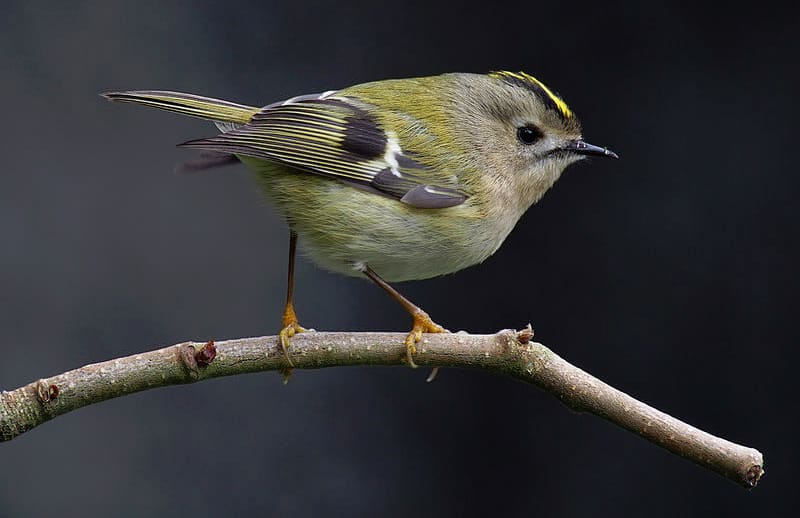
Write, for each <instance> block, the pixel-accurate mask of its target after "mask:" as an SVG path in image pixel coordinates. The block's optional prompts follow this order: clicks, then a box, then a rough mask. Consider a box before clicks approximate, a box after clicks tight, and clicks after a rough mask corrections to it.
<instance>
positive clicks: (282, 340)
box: [278, 304, 306, 385]
mask: <svg viewBox="0 0 800 518" xmlns="http://www.w3.org/2000/svg"><path fill="white" fill-rule="evenodd" d="M282 324H283V329H281V332H280V333H278V345H280V348H281V352H283V357H284V358H285V359H286V366H285V367H284V368H283V369H281V372H282V374H283V383H284V385H285V384H286V383H288V382H289V378H290V377H291V375H292V369H293V368H294V363H293V362H292V357H291V355H290V354H289V347H291V345H292V337H293V336H294V335H296V334H297V333H303V332H305V331H306V329H305V328H304V327H301V326H300V324H298V323H297V315H295V313H294V308H293V307H292V306H291V304H289V305H287V306H286V309H285V310H284V312H283V319H282Z"/></svg>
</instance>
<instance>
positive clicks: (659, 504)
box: [0, 1, 800, 517]
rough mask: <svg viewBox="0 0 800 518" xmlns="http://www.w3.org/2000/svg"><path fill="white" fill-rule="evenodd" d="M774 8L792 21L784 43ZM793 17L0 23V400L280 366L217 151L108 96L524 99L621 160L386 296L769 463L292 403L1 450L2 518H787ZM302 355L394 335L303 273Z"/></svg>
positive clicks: (189, 406) (137, 412) (117, 414)
mask: <svg viewBox="0 0 800 518" xmlns="http://www.w3.org/2000/svg"><path fill="white" fill-rule="evenodd" d="M787 9H790V10H787ZM798 29H800V16H798V10H797V8H796V7H793V8H788V7H787V8H783V9H781V8H778V7H766V6H764V5H762V4H759V5H752V6H750V7H742V6H738V7H736V8H735V9H734V8H733V7H725V8H716V7H714V8H712V7H708V8H704V7H701V6H698V5H696V4H690V3H683V4H682V3H663V2H647V3H642V4H641V5H640V4H638V3H637V4H631V5H623V4H618V3H614V2H568V3H566V2H563V3H559V2H530V1H528V2H518V3H501V2H493V3H491V5H490V4H489V3H486V2H482V3H478V4H475V5H473V6H470V5H464V4H461V5H459V6H458V7H457V8H456V7H454V6H453V5H452V4H449V3H441V4H439V3H436V2H432V1H425V2H414V1H404V2H402V3H398V4H395V5H390V4H385V5H377V4H369V5H367V4H366V3H364V2H346V1H339V2H335V3H320V4H315V3H311V2H286V3H277V2H264V1H258V2H256V1H252V2H234V1H228V2H211V1H197V2H177V1H176V2H156V1H138V2H115V1H104V2H100V1H97V2H81V1H74V2H68V3H58V2H48V3H41V2H31V1H25V2H14V1H10V2H9V1H5V2H3V3H2V6H0V74H1V76H2V80H0V95H2V99H3V108H2V114H3V115H2V119H3V120H2V127H3V129H2V130H0V132H2V140H1V141H0V153H2V156H3V162H4V166H3V168H2V173H0V329H2V332H3V335H4V337H5V338H4V347H3V360H2V362H0V388H2V389H6V390H10V389H13V388H16V387H18V386H20V385H23V384H26V383H29V382H31V381H33V380H35V379H37V378H40V377H43V376H49V375H53V374H56V373H60V372H62V371H65V370H68V369H72V368H75V367H78V366H81V365H83V364H86V363H90V362H95V361H100V360H105V359H110V358H114V357H118V356H123V355H129V354H133V353H136V352H139V351H143V350H148V349H153V348H156V347H160V346H164V345H169V344H173V343H177V342H180V341H184V340H187V339H198V340H207V339H211V338H213V339H217V340H221V339H225V338H234V337H244V336H257V335H263V334H274V333H275V332H276V331H277V330H278V327H279V319H280V313H281V309H282V307H281V305H282V302H283V299H284V283H285V262H286V253H287V250H286V241H287V235H288V233H287V229H286V227H285V225H284V223H283V221H282V220H281V218H280V216H279V215H278V214H276V213H275V212H274V211H273V209H272V208H271V207H270V206H269V205H268V204H266V203H265V202H263V201H262V200H261V198H260V195H259V193H258V190H257V186H256V183H255V181H254V178H253V177H252V176H251V175H250V174H249V172H248V171H247V170H246V169H245V168H244V167H243V166H236V167H232V168H226V169H220V170H215V171H209V172H206V173H203V174H194V175H192V174H178V173H175V172H173V166H174V165H175V164H177V163H180V162H182V161H184V160H186V159H188V158H191V157H192V156H194V155H193V154H192V153H191V152H190V151H187V150H181V149H176V148H175V147H174V144H176V143H179V142H183V141H185V140H188V139H192V138H198V137H203V136H208V135H211V134H213V133H214V129H213V127H212V126H211V125H210V124H209V123H205V122H203V121H199V120H196V119H187V118H182V117H179V116H175V115H172V114H167V113H159V112H156V111H153V110H148V109H144V108H141V107H130V106H123V105H114V104H110V103H108V102H105V101H104V100H102V99H101V98H100V97H98V96H97V94H98V92H101V91H104V90H109V89H137V88H161V89H174V90H182V91H188V92H195V93H200V94H204V95H209V96H214V97H221V98H226V99H231V100H235V101H240V102H243V103H247V104H267V103H270V102H273V101H276V100H281V99H284V98H287V97H291V96H294V95H297V94H303V93H309V92H317V91H322V90H326V89H333V88H340V87H344V86H348V85H350V84H354V83H359V82H363V81H368V80H375V79H385V78H394V77H408V76H418V75H430V74H437V73H441V72H448V71H471V72H486V71H489V70H496V69H510V70H525V71H528V72H530V73H532V74H534V75H536V76H537V77H539V78H541V79H542V80H543V81H545V82H546V83H547V84H548V85H549V86H551V87H552V88H553V89H554V90H556V91H558V92H559V93H560V94H561V95H562V96H563V97H564V98H565V99H566V100H567V102H568V103H569V104H570V106H571V107H572V108H573V109H574V110H575V111H576V112H577V113H578V115H579V117H580V118H581V119H582V121H583V125H584V130H585V136H586V138H587V139H588V140H589V141H590V142H592V143H595V144H599V145H605V146H609V147H610V148H611V149H613V150H615V151H617V152H618V153H619V154H620V156H621V157H622V159H621V160H619V161H606V160H594V161H591V162H590V163H582V164H579V165H577V166H573V167H572V168H571V169H569V170H568V171H567V173H566V174H565V175H564V176H563V177H562V179H561V180H560V181H559V182H558V183H557V184H556V186H555V188H554V189H553V190H552V191H551V192H549V193H548V194H547V195H546V196H545V198H544V199H543V201H542V202H541V203H539V204H538V205H536V206H535V207H533V208H532V209H531V210H530V211H529V212H528V213H527V215H526V216H525V217H524V218H523V219H522V221H520V223H519V225H518V226H517V228H516V230H515V231H514V232H513V233H512V234H511V236H510V237H509V238H508V240H507V241H506V244H505V245H504V246H503V247H502V248H501V249H500V250H499V251H498V252H497V254H495V255H494V256H493V257H492V258H490V259H489V260H487V261H486V262H485V263H484V264H483V265H480V266H477V267H474V268H471V269H468V270H466V271H463V272H460V273H458V274H455V275H452V276H448V277H444V278H439V279H435V280H430V281H425V282H418V283H406V284H402V285H399V288H401V289H402V291H403V292H404V293H405V294H406V295H407V296H408V297H409V298H411V299H412V300H414V301H416V302H417V303H418V304H420V305H421V306H423V307H424V308H425V309H426V310H427V311H428V312H430V313H431V315H432V316H433V317H434V318H435V319H436V320H437V321H438V322H440V323H441V324H443V325H445V326H446V327H448V328H450V329H454V330H455V329H466V330H469V331H472V332H478V333H488V332H494V331H496V330H498V329H501V328H508V327H516V328H521V327H522V326H524V325H525V324H527V323H528V322H532V324H533V326H534V328H535V329H536V338H537V340H539V341H542V342H543V343H545V344H547V345H549V346H550V347H551V348H553V349H554V350H555V351H556V352H558V353H559V354H561V355H562V356H564V357H565V358H566V359H568V360H569V361H571V362H573V363H574V364H576V365H578V366H580V367H582V368H584V369H586V370H588V371H589V372H591V373H593V374H594V375H596V376H598V377H600V378H601V379H603V380H605V381H607V382H609V383H611V384H612V385H614V386H616V387H618V388H620V389H622V390H624V391H626V392H628V393H630V394H631V395H633V396H635V397H637V398H640V399H642V400H644V401H645V402H648V403H649V404H652V405H654V406H656V407H657V408H659V409H661V410H664V411H666V412H668V413H671V414H673V415H675V416H676V417H679V418H681V419H684V420H686V421H688V422H689V423H692V424H694V425H696V426H699V427H700V428H703V429H705V430H707V431H709V432H711V433H714V434H718V435H721V436H724V437H726V438H728V439H730V440H733V441H736V442H740V443H743V444H746V445H748V446H753V447H757V448H759V449H760V450H761V451H762V452H763V453H764V455H765V458H766V461H767V464H766V471H767V474H766V476H765V478H764V479H763V480H762V482H761V484H760V485H759V486H758V487H757V488H756V489H754V490H753V491H751V492H747V491H744V490H742V489H740V488H739V487H737V486H736V485H734V484H732V483H730V482H728V481H727V480H724V479H722V478H720V477H718V476H717V475H714V474H712V473H710V472H708V471H705V470H703V469H701V468H698V467H696V466H694V465H693V464H690V463H688V462H687V461H684V460H682V459H680V458H678V457H676V456H673V455H671V454H669V453H666V452H665V451H663V450H661V449H659V448H657V447H655V446H653V445H652V444H650V443H647V442H645V441H643V440H641V439H639V438H637V437H636V436H634V435H632V434H630V433H628V432H625V431H622V430H620V429H618V428H616V427H614V426H613V425H610V424H608V423H606V422H604V421H602V420H600V419H598V418H596V417H594V416H589V415H579V414H575V413H573V412H571V411H569V410H567V409H566V408H565V407H563V406H562V405H561V404H560V403H559V402H558V401H557V400H556V399H554V398H553V397H551V396H550V395H548V394H545V393H543V392H541V391H538V390H537V389H535V388H533V387H531V386H527V385H524V384H522V383H518V382H515V381H512V380H510V379H504V378H501V377H497V376H493V375H489V374H486V373H483V372H473V371H460V370H445V371H443V372H441V373H440V376H439V379H438V380H437V381H436V382H435V383H433V384H426V383H425V382H424V379H425V376H426V375H427V372H425V371H424V370H423V369H420V370H417V371H413V370H411V369H407V368H399V367H398V368H338V369H330V370H320V371H297V372H296V373H295V376H294V378H293V379H292V382H291V383H290V384H289V385H288V386H282V384H281V377H280V375H278V374H276V373H264V374H257V375H246V376H237V377H232V378H228V379H217V380H211V381H207V382H204V383H200V384H196V385H188V386H177V387H168V388H163V389H158V390H152V391H149V392H144V393H140V394H136V395H133V396H129V397H125V398H121V399H117V400H112V401H109V402H105V403H102V404H98V405H94V406H91V407H88V408H84V409H81V410H78V411H76V412H73V413H71V414H68V415H65V416H63V417H60V418H58V419H56V420H54V421H52V422H48V423H46V424H44V425H43V426H41V427H39V428H37V429H34V430H33V431H31V432H29V433H26V434H24V435H23V436H21V437H19V438H17V439H15V440H14V441H12V442H10V443H6V444H2V445H0V464H1V465H2V466H3V469H2V470H0V472H1V473H0V515H3V516H22V517H24V516H46V515H54V514H58V515H60V516H108V515H114V516H142V515H162V516H163V515H174V514H178V513H181V514H187V515H189V514H191V515H193V516H205V515H217V516H219V515H224V514H227V515H232V514H243V513H253V514H275V515H281V516H312V515H316V516H319V515H339V514H342V515H387V516H388V515H401V516H402V515H409V514H411V513H414V514H416V515H456V514H457V515H468V514H473V515H489V514H494V515H508V516H514V515H530V514H534V513H537V514H540V515H543V516H583V515H594V516H601V515H608V514H612V513H613V514H614V515H619V516H643V515H648V516H675V515H680V516H735V515H745V514H747V515H751V516H752V515H755V514H758V515H760V516H780V515H781V514H783V513H787V514H788V513H789V509H791V508H796V504H797V503H798V502H797V490H796V480H797V477H796V469H797V464H798V461H799V460H800V459H798V446H797V444H798V443H797V438H796V427H795V426H794V425H793V423H794V422H795V418H796V416H795V415H794V414H795V413H796V410H797V409H796V401H797V399H796V397H797V387H796V381H795V380H796V378H797V375H796V371H797V368H796V366H795V362H794V360H796V359H797V358H798V355H797V353H796V339H795V334H796V320H797V316H796V315H797V306H796V305H795V304H796V303H797V302H796V297H797V296H796V290H797V277H796V271H797V270H796V265H797V260H798V250H797V248H798V246H797V237H798V223H797V221H798V218H797V213H796V204H797V199H798V186H799V184H800V182H799V181H798V174H797V165H796V164H795V163H794V162H793V161H792V160H791V158H790V155H791V154H792V153H793V151H794V149H793V146H794V145H795V144H794V143H795V141H796V140H797V138H796V129H795V126H796V121H797V120H798V115H799V114H798V109H797V101H796V98H797V89H798V85H797V76H798V67H797V56H798V52H799V51H800V44H799V41H798V38H797V33H798ZM296 300H297V308H298V312H299V315H300V318H301V323H302V324H304V325H306V326H311V327H314V328H316V329H319V330H354V331H361V330H364V331H366V330H396V331H406V330H407V329H408V326H409V318H408V317H407V315H406V314H405V313H404V312H403V311H402V310H401V309H400V308H399V307H398V306H397V305H396V304H395V303H394V302H393V301H392V300H391V299H390V298H389V297H387V296H386V295H385V294H384V293H383V292H381V290H378V289H376V288H375V287H373V286H372V285H370V284H369V283H367V282H363V281H360V280H357V279H348V278H343V277H338V276H335V275H332V274H329V273H325V272H323V271H320V270H318V269H317V268H316V267H314V266H313V265H311V264H309V263H307V262H304V261H301V262H300V264H299V267H298V272H297V293H296Z"/></svg>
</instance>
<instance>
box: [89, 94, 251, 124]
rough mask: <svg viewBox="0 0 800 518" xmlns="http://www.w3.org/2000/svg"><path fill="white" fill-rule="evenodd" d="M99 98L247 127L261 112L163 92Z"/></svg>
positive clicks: (194, 96) (219, 100)
mask: <svg viewBox="0 0 800 518" xmlns="http://www.w3.org/2000/svg"><path fill="white" fill-rule="evenodd" d="M100 95H102V96H103V97H105V98H106V99H109V100H111V101H119V102H126V103H135V104H143V105H145V106H153V107H155V108H160V109H162V110H168V111H171V112H177V113H180V114H183V115H190V116H192V117H200V118H201V119H209V120H213V121H222V122H230V123H235V124H245V123H247V122H248V121H249V120H250V119H251V118H252V117H253V115H255V114H256V113H258V112H259V111H260V108H256V107H253V106H245V105H243V104H236V103H232V102H229V101H223V100H221V99H212V98H210V97H202V96H200V95H193V94H185V93H181V92H169V91H165V90H133V91H128V92H105V93H102V94H100Z"/></svg>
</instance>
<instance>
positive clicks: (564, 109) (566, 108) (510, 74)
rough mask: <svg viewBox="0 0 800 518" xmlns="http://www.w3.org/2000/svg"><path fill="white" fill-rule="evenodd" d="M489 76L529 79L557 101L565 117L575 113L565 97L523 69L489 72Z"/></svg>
mask: <svg viewBox="0 0 800 518" xmlns="http://www.w3.org/2000/svg"><path fill="white" fill-rule="evenodd" d="M489 76H491V77H495V78H498V79H503V78H505V77H511V78H514V79H516V80H518V81H527V82H529V83H533V84H534V85H536V86H537V87H539V88H540V89H541V90H542V91H543V92H544V93H545V95H547V97H549V98H550V100H551V101H553V103H555V105H556V107H558V111H560V112H561V114H562V115H563V116H564V117H566V118H567V119H569V118H570V117H572V115H573V114H572V110H570V109H569V106H567V103H565V102H564V100H563V99H561V98H560V97H559V96H557V95H556V94H554V93H553V91H552V90H550V89H549V88H547V85H545V84H544V83H542V82H541V81H539V80H538V79H536V78H535V77H533V76H532V75H530V74H526V73H525V72H521V71H520V72H507V71H500V72H492V73H491V74H489Z"/></svg>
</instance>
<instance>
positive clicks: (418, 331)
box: [404, 309, 449, 369]
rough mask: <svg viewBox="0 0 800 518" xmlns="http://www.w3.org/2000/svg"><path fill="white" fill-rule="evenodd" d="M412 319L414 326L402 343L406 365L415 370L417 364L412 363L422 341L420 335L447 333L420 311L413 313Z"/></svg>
mask: <svg viewBox="0 0 800 518" xmlns="http://www.w3.org/2000/svg"><path fill="white" fill-rule="evenodd" d="M413 317H414V326H413V327H412V328H411V332H410V333H408V336H406V339H405V342H404V343H405V346H406V360H407V361H408V365H409V367H411V368H412V369H416V368H417V364H416V363H415V362H414V355H415V354H416V353H417V344H418V343H419V342H420V341H421V340H422V333H449V331H448V330H447V329H445V328H443V327H442V326H440V325H439V324H437V323H436V322H434V321H433V320H431V317H430V316H429V315H428V314H427V313H425V312H424V311H422V310H421V309H420V310H417V311H415V312H414V313H413Z"/></svg>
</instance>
